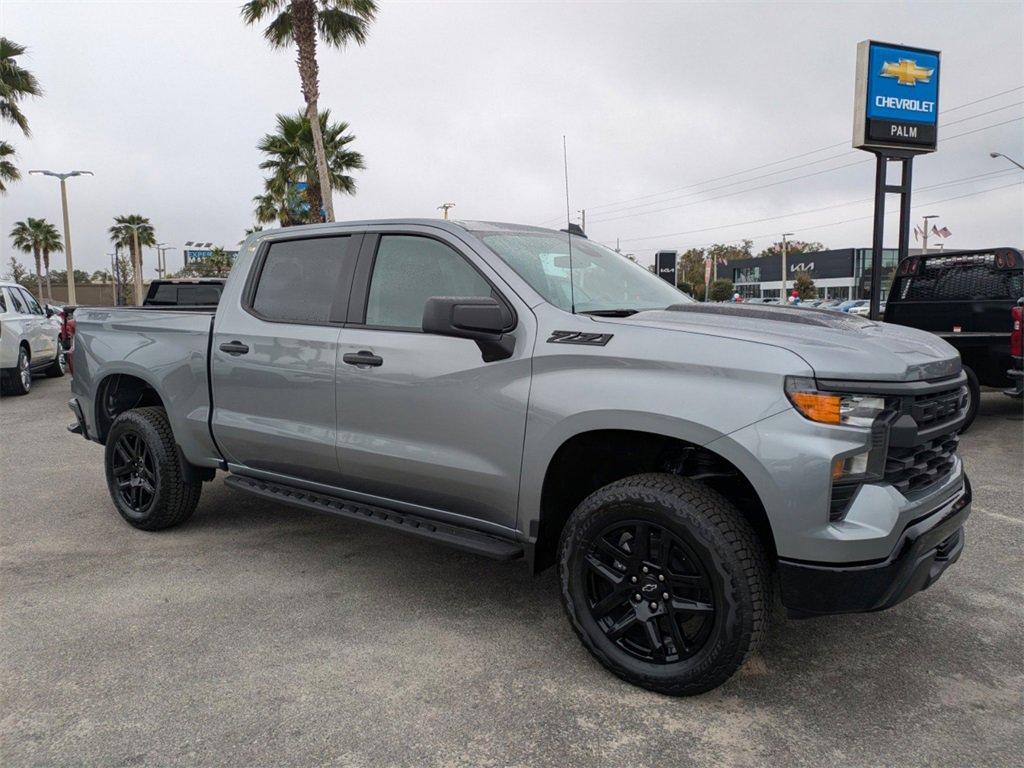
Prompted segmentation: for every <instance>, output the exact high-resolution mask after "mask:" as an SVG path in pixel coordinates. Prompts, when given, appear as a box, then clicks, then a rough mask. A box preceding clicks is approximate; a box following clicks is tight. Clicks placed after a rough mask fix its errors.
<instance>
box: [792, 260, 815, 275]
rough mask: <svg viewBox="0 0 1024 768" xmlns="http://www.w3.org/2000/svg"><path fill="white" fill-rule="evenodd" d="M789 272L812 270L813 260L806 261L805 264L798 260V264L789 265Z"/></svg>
mask: <svg viewBox="0 0 1024 768" xmlns="http://www.w3.org/2000/svg"><path fill="white" fill-rule="evenodd" d="M789 271H790V272H813V271H814V262H813V261H808V262H807V263H806V264H805V263H803V262H800V263H799V264H791V265H790V267H789Z"/></svg>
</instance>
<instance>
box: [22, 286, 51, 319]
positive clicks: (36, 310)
mask: <svg viewBox="0 0 1024 768" xmlns="http://www.w3.org/2000/svg"><path fill="white" fill-rule="evenodd" d="M21 293H22V296H23V297H24V299H25V303H26V304H27V305H28V311H29V312H31V313H32V314H33V315H42V314H45V313H44V312H43V308H42V307H40V306H39V302H38V301H36V297H35V296H33V295H32V294H31V293H29V292H28V291H26V290H24V289H22V291H21Z"/></svg>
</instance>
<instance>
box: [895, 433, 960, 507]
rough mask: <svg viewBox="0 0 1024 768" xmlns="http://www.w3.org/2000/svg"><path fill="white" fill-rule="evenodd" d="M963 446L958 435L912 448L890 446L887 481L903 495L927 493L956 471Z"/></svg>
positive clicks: (950, 435) (944, 437)
mask: <svg viewBox="0 0 1024 768" xmlns="http://www.w3.org/2000/svg"><path fill="white" fill-rule="evenodd" d="M959 442H960V438H959V437H958V436H957V435H956V434H949V435H942V436H940V437H936V438H935V439H933V440H928V441H927V442H924V443H921V444H920V445H915V446H913V447H912V448H895V447H892V446H890V447H889V455H888V456H887V457H886V459H885V479H886V480H887V481H888V482H889V483H892V485H893V486H894V487H895V488H896V490H898V491H899V492H900V493H903V494H907V493H913V492H915V491H920V490H924V489H925V488H928V487H929V486H931V485H933V484H935V483H937V482H939V481H940V480H942V479H943V478H944V477H946V476H947V475H948V474H949V473H950V472H951V471H953V466H954V464H956V448H957V444H958V443H959Z"/></svg>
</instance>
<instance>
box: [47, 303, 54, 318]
mask: <svg viewBox="0 0 1024 768" xmlns="http://www.w3.org/2000/svg"><path fill="white" fill-rule="evenodd" d="M46 316H47V317H53V310H52V309H51V308H50V305H49V304H47V305H46Z"/></svg>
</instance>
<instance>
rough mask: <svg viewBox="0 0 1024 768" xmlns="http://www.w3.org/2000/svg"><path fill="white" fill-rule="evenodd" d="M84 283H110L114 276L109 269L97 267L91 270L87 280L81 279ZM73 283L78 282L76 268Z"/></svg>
mask: <svg viewBox="0 0 1024 768" xmlns="http://www.w3.org/2000/svg"><path fill="white" fill-rule="evenodd" d="M82 282H85V283H112V282H114V276H113V275H112V274H110V270H109V269H97V270H96V271H95V272H93V273H92V274H91V275H90V276H89V279H88V280H83V281H82ZM75 284H76V285H77V284H78V270H77V269H76V270H75Z"/></svg>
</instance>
